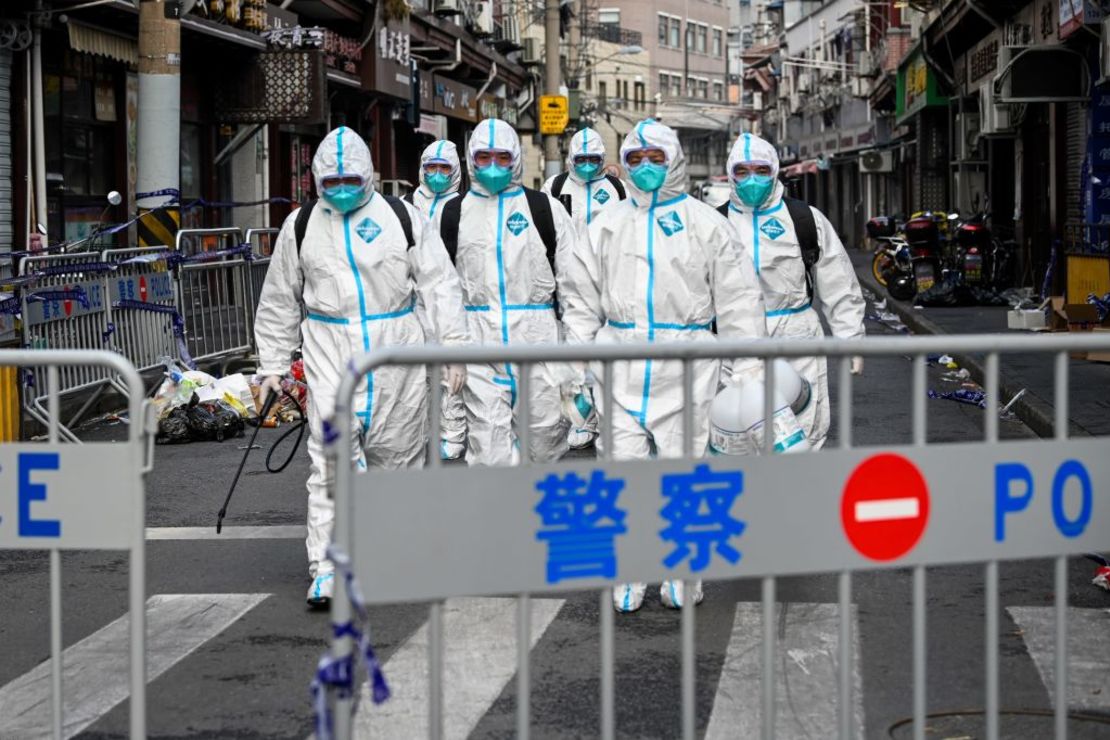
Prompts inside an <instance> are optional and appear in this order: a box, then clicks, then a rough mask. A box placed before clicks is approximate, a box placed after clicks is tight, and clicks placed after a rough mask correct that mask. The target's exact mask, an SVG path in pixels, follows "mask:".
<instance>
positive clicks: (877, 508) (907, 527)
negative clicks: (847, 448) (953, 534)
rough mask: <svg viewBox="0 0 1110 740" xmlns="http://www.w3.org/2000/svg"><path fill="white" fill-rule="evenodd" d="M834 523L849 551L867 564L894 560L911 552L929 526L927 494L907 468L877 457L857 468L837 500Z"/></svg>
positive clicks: (901, 461)
mask: <svg viewBox="0 0 1110 740" xmlns="http://www.w3.org/2000/svg"><path fill="white" fill-rule="evenodd" d="M840 521H841V523H842V524H843V526H844V534H845V536H847V538H848V541H849V542H851V543H852V547H854V548H856V550H857V551H859V553H860V554H861V555H863V556H864V557H866V558H870V559H871V560H882V561H886V560H895V559H897V558H900V557H902V556H903V555H905V554H906V553H907V552H909V551H910V550H912V549H913V546H914V545H916V544H917V541H918V540H919V539H921V535H922V534H923V533H924V532H925V525H926V524H928V522H929V489H928V486H926V485H925V478H924V477H922V475H921V471H920V470H918V469H917V466H916V465H914V464H913V463H912V462H910V461H909V460H907V459H906V458H904V457H902V456H901V455H893V454H890V453H883V454H880V455H875V456H873V457H869V458H867V459H866V460H864V461H863V462H861V463H860V464H859V465H858V466H857V467H856V469H855V470H854V471H852V474H851V475H850V476H849V477H848V482H847V483H846V484H844V494H843V495H842V496H841V499H840Z"/></svg>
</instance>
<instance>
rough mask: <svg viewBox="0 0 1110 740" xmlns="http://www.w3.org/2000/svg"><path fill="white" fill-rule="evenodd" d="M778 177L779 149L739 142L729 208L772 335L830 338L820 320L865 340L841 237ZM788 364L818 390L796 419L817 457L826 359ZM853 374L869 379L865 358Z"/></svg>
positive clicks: (824, 420)
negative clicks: (756, 279) (792, 196)
mask: <svg viewBox="0 0 1110 740" xmlns="http://www.w3.org/2000/svg"><path fill="white" fill-rule="evenodd" d="M778 173H779V158H778V154H777V153H776V152H775V147H774V146H772V145H771V144H770V143H769V142H767V141H765V140H764V139H761V138H759V137H758V136H755V135H753V134H741V135H740V137H739V138H738V139H737V140H736V143H735V144H733V147H732V151H731V153H730V154H729V157H728V174H729V179H730V181H731V182H732V185H733V189H732V192H731V193H730V195H729V203H728V206H727V208H728V214H729V221H731V222H732V225H733V226H734V227H735V228H736V229H737V231H738V232H739V233H740V239H741V241H742V242H743V244H744V247H745V254H746V255H748V257H749V258H750V259H751V260H752V261H753V264H754V266H755V271H756V274H758V275H759V280H760V284H761V285H762V287H763V298H764V301H765V302H766V304H767V331H768V333H769V334H770V335H771V336H773V337H777V338H782V339H790V338H809V337H821V336H824V330H823V329H822V327H821V320H820V318H819V316H818V313H820V315H821V316H823V317H824V318H825V321H826V322H827V323H828V325H829V328H830V329H831V330H832V334H833V336H835V337H838V338H841V339H857V338H859V337H862V336H863V335H864V326H863V314H864V308H865V303H864V300H863V294H862V293H861V292H860V287H859V282H858V281H857V279H856V272H855V270H854V269H853V268H852V261H851V259H849V257H848V254H847V252H845V251H844V245H843V244H841V242H840V237H838V236H837V234H836V230H835V229H833V226H832V224H831V223H829V220H828V219H827V218H825V215H824V214H823V213H821V212H820V211H818V210H817V209H816V208H811V207H809V206H807V205H806V204H805V203H803V202H801V201H792V202H791V199H788V198H785V196H784V186H783V184H782V182H780V181H779V180H778ZM807 233H808V236H807ZM807 242H808V243H809V244H810V246H808V247H805V245H806V243H807ZM803 247H805V248H803ZM807 252H808V254H810V255H811V256H810V257H808V258H807V257H805V256H804V253H807ZM807 260H808V261H809V262H811V263H812V264H811V265H807ZM807 267H808V269H807ZM790 363H791V365H793V367H794V369H795V370H797V371H798V374H799V375H801V376H802V377H803V378H805V379H806V380H807V381H808V382H809V384H810V387H811V389H812V391H811V395H810V401H809V403H808V404H807V405H806V407H805V408H803V409H797V410H796V414H795V415H796V416H797V417H798V422H799V424H801V427H802V429H803V430H805V432H806V438H807V439H808V441H809V444H810V446H811V447H812V448H813V449H819V448H820V447H821V446H822V445H824V444H825V438H826V437H827V436H828V432H829V382H828V372H827V369H826V365H827V363H826V361H825V358H824V357H804V358H794V359H791V360H790ZM851 371H852V373H853V374H856V375H858V374H860V373H861V372H863V358H862V357H853V358H852V360H851Z"/></svg>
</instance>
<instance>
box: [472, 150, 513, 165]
mask: <svg viewBox="0 0 1110 740" xmlns="http://www.w3.org/2000/svg"><path fill="white" fill-rule="evenodd" d="M472 159H473V160H474V164H476V165H478V166H479V167H486V166H488V165H491V164H499V165H501V166H502V167H511V166H512V164H513V153H512V152H510V151H509V150H508V149H479V150H478V151H476V152H474V155H473V157H472Z"/></svg>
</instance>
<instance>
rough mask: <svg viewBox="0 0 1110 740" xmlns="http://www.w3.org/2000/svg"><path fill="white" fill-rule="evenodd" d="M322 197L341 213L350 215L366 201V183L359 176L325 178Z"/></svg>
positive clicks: (322, 182) (321, 192)
mask: <svg viewBox="0 0 1110 740" xmlns="http://www.w3.org/2000/svg"><path fill="white" fill-rule="evenodd" d="M321 184H322V185H323V188H322V189H321V191H320V195H321V196H323V198H324V199H325V200H326V201H328V203H330V204H331V205H332V206H333V207H334V208H335V210H337V211H339V212H340V213H349V212H351V211H353V210H354V209H356V208H358V207H359V206H360V205H361V204H362V203H363V202H364V201H365V199H366V183H365V181H364V180H363V179H362V178H361V177H360V176H358V175H334V176H329V177H325V178H323V180H322V181H321Z"/></svg>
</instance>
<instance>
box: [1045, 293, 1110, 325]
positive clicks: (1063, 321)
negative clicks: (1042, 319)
mask: <svg viewBox="0 0 1110 740" xmlns="http://www.w3.org/2000/svg"><path fill="white" fill-rule="evenodd" d="M1049 303H1050V304H1051V308H1050V310H1049V314H1048V328H1049V330H1050V331H1091V330H1092V329H1094V328H1095V327H1096V326H1104V325H1105V326H1110V324H1108V323H1104V322H1100V321H1099V319H1098V309H1097V308H1095V307H1094V306H1092V305H1091V304H1089V303H1067V302H1065V299H1064V297H1063V296H1052V298H1050V299H1049ZM1108 318H1110V317H1108Z"/></svg>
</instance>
